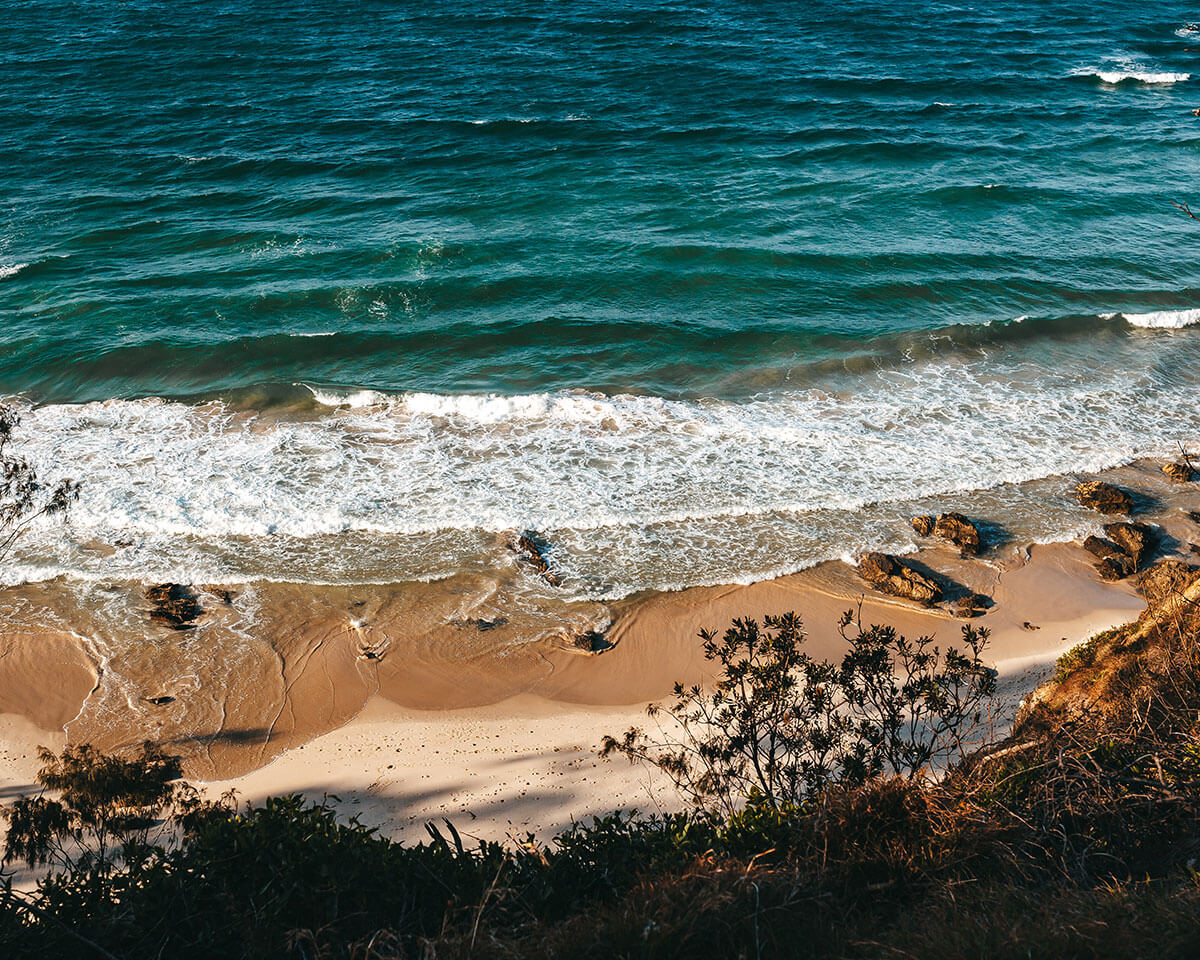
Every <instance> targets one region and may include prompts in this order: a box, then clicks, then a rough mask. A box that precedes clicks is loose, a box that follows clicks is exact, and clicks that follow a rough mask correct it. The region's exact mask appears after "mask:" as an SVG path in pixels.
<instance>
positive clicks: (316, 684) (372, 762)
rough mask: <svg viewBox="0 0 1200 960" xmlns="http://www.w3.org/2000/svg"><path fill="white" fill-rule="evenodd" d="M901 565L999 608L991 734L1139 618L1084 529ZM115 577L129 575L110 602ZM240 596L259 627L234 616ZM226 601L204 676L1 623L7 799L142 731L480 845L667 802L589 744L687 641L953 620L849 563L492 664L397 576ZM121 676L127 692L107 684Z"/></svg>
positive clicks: (672, 667)
mask: <svg viewBox="0 0 1200 960" xmlns="http://www.w3.org/2000/svg"><path fill="white" fill-rule="evenodd" d="M1159 513H1160V515H1158V516H1156V517H1155V518H1154V519H1155V520H1156V521H1157V522H1158V523H1159V524H1160V525H1161V526H1162V527H1163V530H1164V534H1165V536H1164V540H1163V545H1164V546H1163V549H1164V551H1165V552H1166V553H1168V554H1169V553H1176V554H1180V553H1182V554H1186V553H1187V552H1188V542H1189V537H1194V536H1195V531H1194V529H1192V524H1191V521H1190V520H1189V519H1188V518H1187V516H1186V514H1185V513H1183V512H1182V511H1180V510H1177V509H1174V508H1171V509H1168V510H1166V511H1165V512H1164V511H1159ZM912 559H916V560H918V561H919V562H920V563H922V564H924V565H926V566H927V567H929V568H931V569H934V570H937V571H938V572H939V573H941V574H942V575H943V576H944V577H946V578H948V579H949V580H951V581H953V582H955V583H957V584H959V585H961V587H963V588H965V589H968V590H970V591H974V592H977V593H981V594H983V595H985V596H987V597H990V598H991V600H992V606H991V607H990V608H989V609H987V610H986V612H984V613H983V615H981V616H979V617H976V618H975V619H973V620H971V621H970V622H971V623H972V624H973V625H975V626H978V627H984V628H987V629H988V630H989V631H990V634H991V638H990V643H989V646H988V649H987V653H986V657H987V659H988V660H989V662H991V663H992V664H993V665H994V666H995V668H996V669H997V671H998V673H999V677H1000V685H1001V695H1000V696H999V697H997V699H996V702H995V706H994V718H993V719H994V723H995V725H996V728H997V730H998V731H999V732H1003V729H1004V727H1005V725H1006V724H1007V723H1009V722H1011V715H1012V711H1013V710H1014V709H1015V706H1016V704H1017V702H1019V700H1020V698H1021V697H1022V696H1023V695H1024V694H1025V693H1027V692H1028V691H1029V690H1031V689H1032V688H1033V687H1034V686H1035V685H1036V684H1037V683H1038V682H1039V681H1040V679H1042V678H1043V677H1044V676H1045V675H1046V673H1047V671H1048V670H1049V669H1051V667H1052V665H1053V663H1054V661H1055V659H1056V658H1057V657H1058V656H1059V655H1060V654H1061V653H1062V652H1063V651H1064V650H1066V649H1069V648H1070V647H1071V646H1073V645H1075V644H1076V643H1078V642H1080V641H1082V640H1084V639H1086V638H1087V637H1088V636H1091V635H1092V634H1094V633H1096V632H1097V631H1100V630H1103V629H1107V628H1108V627H1111V626H1113V625H1116V624H1119V623H1123V622H1127V621H1130V620H1132V619H1134V618H1136V616H1137V615H1138V614H1139V613H1140V611H1141V610H1142V609H1143V608H1144V602H1143V601H1142V599H1141V598H1140V597H1139V596H1138V595H1137V592H1136V590H1135V589H1134V585H1133V581H1132V580H1124V581H1120V582H1105V581H1102V580H1100V579H1099V578H1098V577H1097V574H1096V571H1095V570H1094V568H1093V565H1092V559H1093V558H1092V557H1091V556H1090V555H1089V554H1087V553H1086V552H1085V551H1084V550H1083V549H1082V548H1081V546H1080V544H1079V543H1078V542H1074V543H1061V544H1046V545H1020V544H1015V543H1008V544H1004V545H1002V546H999V547H997V548H995V549H993V550H990V551H986V552H985V553H984V554H983V555H982V556H980V557H974V558H966V557H962V556H960V555H959V554H958V552H957V551H956V550H955V549H953V548H951V547H949V546H930V547H929V548H927V549H925V550H922V551H921V552H920V553H919V554H917V555H916V556H915V557H914V558H912ZM55 589H56V588H55V586H54V585H34V586H31V587H26V588H23V592H22V593H21V596H20V599H21V603H22V604H23V609H28V610H42V611H43V612H44V611H45V610H46V609H48V608H49V606H50V605H51V604H53V603H57V604H59V606H58V607H57V610H58V616H59V617H60V622H62V623H65V622H67V621H69V619H70V617H71V616H73V615H74V616H79V617H82V616H83V613H82V611H79V610H78V609H76V610H75V611H72V610H70V609H66V610H65V611H64V610H63V605H64V604H65V603H66V601H65V599H64V595H63V594H62V593H59V594H57V595H55V593H54V591H55ZM121 589H126V590H129V589H132V588H130V587H114V591H113V592H114V594H116V593H119V591H120V590H121ZM251 593H253V595H254V596H255V607H254V617H253V623H252V624H251V623H250V622H249V621H250V619H251V618H250V616H249V615H248V613H247V611H246V610H245V609H239V607H240V606H241V603H242V599H241V598H244V597H246V596H247V595H249V594H251ZM227 599H228V600H229V602H224V601H220V600H219V598H218V597H217V596H216V595H215V594H205V595H204V604H205V607H206V609H207V610H210V611H211V613H210V615H208V616H207V617H206V619H207V620H208V623H207V624H206V626H205V628H204V629H205V630H206V631H208V634H207V639H208V642H209V643H212V642H213V637H214V634H215V632H216V631H218V630H224V631H227V632H228V633H229V634H234V633H237V632H239V631H240V632H241V633H244V634H254V635H255V636H254V638H255V639H256V641H257V642H255V643H246V644H242V645H236V646H230V645H227V646H225V647H223V648H222V649H224V650H225V651H227V656H226V657H224V658H222V659H221V661H220V662H218V660H217V659H216V658H214V661H213V662H212V663H211V664H210V666H211V669H212V674H211V675H210V676H207V677H205V676H197V675H196V673H195V671H194V670H193V671H192V672H190V673H188V674H186V675H185V674H182V673H179V672H178V671H177V670H172V663H173V661H172V651H173V649H174V647H175V646H177V645H178V644H182V643H188V642H195V637H194V636H193V635H192V634H190V633H189V632H187V631H170V630H166V629H160V631H159V635H158V637H157V642H156V643H154V644H150V645H149V646H148V647H147V649H146V650H145V651H144V659H143V660H141V661H139V662H137V663H126V664H120V665H115V664H112V663H107V662H103V661H98V660H97V659H96V658H95V657H94V655H93V654H92V653H91V652H90V648H89V645H88V644H87V643H86V642H85V641H84V640H82V639H81V634H82V631H79V630H75V631H72V630H68V629H61V628H60V629H58V630H49V629H45V628H43V629H41V630H33V629H29V628H25V629H21V628H20V624H17V623H15V622H14V621H13V620H10V621H8V622H7V623H6V625H5V630H4V634H3V639H2V641H0V643H2V644H3V646H2V647H0V650H2V655H0V704H2V705H3V707H2V709H0V798H9V797H12V796H15V795H18V794H20V793H22V792H25V791H27V790H29V789H30V788H31V785H32V784H33V782H34V775H35V773H36V768H37V762H36V747H37V746H38V745H46V746H48V747H50V748H52V749H53V748H56V747H61V745H62V744H63V743H65V742H67V741H70V742H92V743H94V744H96V745H97V746H100V747H101V748H103V749H106V750H112V749H128V748H133V747H136V746H137V745H138V744H140V743H141V742H143V741H145V740H152V741H154V742H157V743H160V744H165V745H167V746H168V747H170V748H172V749H174V750H176V751H178V752H179V753H180V755H181V756H182V757H183V758H184V761H185V771H186V775H187V776H188V777H189V778H190V779H192V780H193V781H198V782H201V783H203V784H204V789H205V791H206V792H208V793H209V794H210V795H214V796H215V795H218V794H220V793H222V792H224V791H226V790H229V789H233V790H235V791H236V792H237V794H238V796H239V797H240V798H242V799H243V800H248V801H253V802H258V801H260V800H262V799H263V798H265V797H267V796H271V795H274V794H280V793H291V792H298V793H302V794H304V795H305V796H307V797H310V798H313V799H319V798H320V797H322V796H327V795H329V796H334V797H336V798H337V799H336V800H335V801H333V802H335V803H336V804H337V805H338V806H339V808H340V809H342V810H344V811H345V812H346V813H347V814H354V815H357V816H359V817H360V818H361V819H362V820H363V821H364V822H365V823H368V824H370V825H371V826H375V827H378V828H380V830H381V831H382V832H384V833H385V834H388V835H391V836H396V837H402V838H407V839H413V840H417V839H420V838H421V837H423V836H424V835H425V832H424V824H425V823H426V822H427V821H430V820H438V819H440V818H442V817H447V818H449V819H451V820H452V821H453V822H454V823H455V825H456V826H457V827H458V828H459V829H460V830H462V831H463V833H464V834H467V835H470V836H475V837H480V838H485V839H505V838H519V837H521V836H523V835H524V834H526V833H528V832H533V833H536V834H538V835H540V836H543V837H547V836H551V835H553V834H554V833H555V832H557V831H559V830H561V829H562V828H564V827H565V826H567V825H569V824H570V823H571V822H572V821H573V820H580V819H584V818H587V817H590V816H593V815H603V814H606V813H609V812H611V811H613V810H617V809H632V808H637V809H640V810H642V811H647V810H654V809H663V810H665V809H672V808H673V807H675V806H676V805H677V804H678V800H677V798H676V797H675V796H674V794H673V793H672V791H671V790H670V789H669V786H668V785H667V784H665V783H663V782H661V781H657V780H655V779H654V778H653V777H651V776H649V774H648V773H647V771H645V770H642V769H639V768H635V767H631V766H629V765H628V764H627V763H625V761H623V760H621V761H613V762H609V761H605V760H602V759H600V758H599V757H598V756H597V751H598V749H599V746H600V743H601V740H602V738H603V737H604V736H605V735H606V734H617V733H620V732H622V731H624V730H625V729H626V728H627V727H629V726H630V725H644V724H645V723H646V716H645V707H646V704H647V703H648V702H651V701H660V700H662V699H664V698H667V697H668V695H669V693H670V690H671V686H672V684H673V683H674V682H675V681H677V680H679V681H683V682H685V683H692V682H701V683H703V682H705V681H706V680H707V679H708V677H707V676H706V672H705V667H706V665H705V662H704V659H703V656H702V653H701V649H700V643H699V640H698V639H697V634H698V633H699V631H700V630H702V629H711V630H722V629H724V628H725V627H727V626H728V625H729V623H730V621H731V620H732V619H734V618H736V617H744V616H754V617H761V616H763V615H764V614H779V613H784V612H788V611H796V612H798V613H800V614H801V616H802V617H803V619H804V623H805V625H806V628H807V630H808V633H809V640H808V644H809V649H810V651H811V652H812V653H813V654H814V655H815V656H818V657H826V658H834V657H837V656H839V655H840V653H841V651H842V649H843V647H844V643H845V642H844V640H843V639H842V638H841V636H840V634H839V632H838V629H837V621H838V618H839V617H840V615H841V614H842V613H843V612H844V611H846V610H848V609H851V608H855V607H857V606H858V605H859V604H861V618H862V621H863V622H864V623H866V624H869V623H890V624H893V625H895V626H896V627H897V629H899V630H900V631H901V632H902V633H906V634H908V635H923V634H931V635H934V636H935V637H936V638H937V639H938V641H939V642H942V643H953V642H954V641H956V640H957V638H958V637H959V636H960V631H961V628H962V625H963V623H964V622H965V621H962V620H959V619H957V618H956V617H954V616H953V614H952V611H951V610H950V609H948V605H947V606H944V607H933V608H923V607H920V606H917V605H916V604H913V603H912V602H909V601H906V600H900V599H896V598H893V597H887V596H884V595H882V594H880V593H878V592H877V591H875V590H873V589H872V588H871V587H870V586H869V585H867V584H866V583H864V581H862V580H861V579H860V578H859V577H858V576H857V575H856V574H855V572H854V569H853V568H852V567H851V566H849V565H848V564H846V563H844V562H839V561H835V562H830V563H826V564H821V565H819V566H816V567H813V568H810V569H808V570H805V571H802V572H800V573H796V574H792V575H788V576H784V577H780V578H778V579H774V580H770V581H764V582H759V583H753V584H748V585H727V586H718V587H697V588H692V589H688V590H682V591H678V592H673V593H662V594H654V595H649V596H643V597H634V598H630V599H628V600H626V601H622V602H621V603H619V604H615V605H614V620H613V623H612V625H611V627H610V629H609V630H608V632H607V634H606V637H605V641H606V644H608V647H607V649H605V650H604V652H602V653H599V654H594V653H585V652H582V651H580V650H579V649H578V648H576V647H575V646H573V645H572V644H571V643H570V642H569V639H570V635H569V634H567V633H564V635H563V636H560V637H555V638H550V639H548V640H543V641H541V642H538V643H526V644H514V645H510V646H504V645H499V646H495V647H493V648H491V650H490V651H489V652H487V653H479V652H478V650H477V649H476V648H470V647H466V646H465V645H458V646H456V644H455V640H456V638H458V637H461V635H462V634H463V633H464V629H463V627H462V626H461V624H455V623H452V622H451V621H453V619H454V618H453V617H450V616H448V614H447V611H446V610H438V609H436V608H430V607H425V608H418V607H415V606H414V602H413V601H412V598H411V597H409V596H408V595H407V594H406V593H405V592H404V591H403V590H400V589H399V588H397V589H395V590H393V589H390V588H389V587H387V586H373V587H362V588H356V589H353V590H352V589H350V588H329V589H324V590H319V591H318V590H314V589H313V588H311V587H302V586H298V585H288V584H256V585H253V586H246V587H242V588H238V589H235V590H232V591H231V593H230V596H229V597H228V598H227ZM42 620H43V622H45V620H46V618H45V617H44V616H43V618H42ZM24 622H26V623H28V622H30V620H29V619H28V618H27V619H26V620H25V621H24ZM474 629H475V630H479V629H481V628H480V627H478V626H475V627H474ZM47 667H51V669H47ZM118 667H119V669H120V670H121V672H122V674H123V677H124V682H123V684H122V686H121V687H120V689H117V690H114V689H111V688H109V689H106V680H107V676H108V674H110V673H112V672H114V671H116V670H117V669H118ZM130 677H132V678H133V682H132V683H131V682H130ZM131 689H138V690H140V691H141V697H140V698H137V699H135V698H134V697H132V696H131V693H130V691H131ZM155 701H158V702H155ZM122 704H124V705H125V708H124V709H122ZM214 717H215V718H219V723H216V724H214V722H213V718H214Z"/></svg>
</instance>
